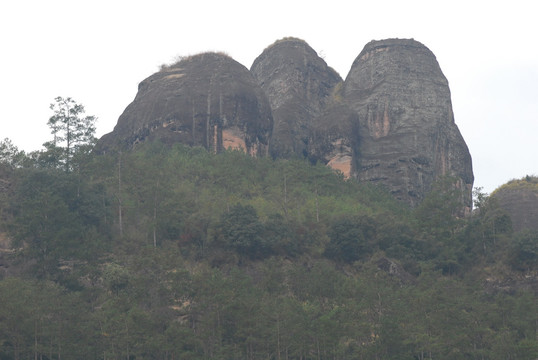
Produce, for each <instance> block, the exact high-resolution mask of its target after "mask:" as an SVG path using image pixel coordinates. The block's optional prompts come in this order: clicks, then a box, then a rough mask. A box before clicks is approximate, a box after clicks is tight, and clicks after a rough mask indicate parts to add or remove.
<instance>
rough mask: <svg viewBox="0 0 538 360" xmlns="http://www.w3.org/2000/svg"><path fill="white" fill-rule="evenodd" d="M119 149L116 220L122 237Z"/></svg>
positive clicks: (119, 159)
mask: <svg viewBox="0 0 538 360" xmlns="http://www.w3.org/2000/svg"><path fill="white" fill-rule="evenodd" d="M121 206H122V205H121V151H120V153H119V157H118V222H119V227H120V237H121V238H122V237H123V218H122V217H123V213H122V207H121Z"/></svg>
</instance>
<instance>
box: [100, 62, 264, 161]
mask: <svg viewBox="0 0 538 360" xmlns="http://www.w3.org/2000/svg"><path fill="white" fill-rule="evenodd" d="M272 127H273V118H272V115H271V107H270V104H269V102H268V100H267V98H266V96H265V93H264V92H263V90H262V89H261V88H260V87H259V86H258V83H257V82H256V80H255V79H254V77H253V76H252V74H251V73H250V72H249V71H248V69H247V68H245V67H244V66H243V65H241V64H239V63H238V62H236V61H235V60H233V59H232V58H230V57H229V56H227V55H224V54H220V53H204V54H199V55H195V56H190V57H187V58H184V59H182V60H181V61H179V62H178V63H176V64H174V65H171V66H165V67H163V68H162V69H161V71H159V72H157V73H155V74H153V75H151V76H150V77H148V78H147V79H145V80H143V81H142V82H141V83H140V84H139V86H138V93H137V94H136V97H135V99H134V100H133V102H132V103H131V104H130V105H129V106H127V108H126V109H125V111H124V112H123V114H122V115H121V116H120V118H119V119H118V123H117V125H116V127H115V128H114V131H112V132H111V133H109V134H107V135H105V136H103V137H102V138H101V139H100V140H99V143H98V144H97V149H98V150H99V151H105V150H106V149H111V148H114V147H118V146H119V147H120V148H130V147H132V146H133V145H135V144H136V143H138V142H141V141H145V140H154V139H159V140H161V141H163V142H165V143H183V144H187V145H191V146H203V147H205V148H206V149H208V150H210V151H212V152H221V151H222V150H224V149H226V148H229V147H230V148H241V149H243V150H244V151H246V152H247V153H249V154H252V155H266V154H267V153H268V147H269V139H270V135H271V130H272Z"/></svg>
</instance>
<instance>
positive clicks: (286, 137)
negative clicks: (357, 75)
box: [250, 38, 342, 157]
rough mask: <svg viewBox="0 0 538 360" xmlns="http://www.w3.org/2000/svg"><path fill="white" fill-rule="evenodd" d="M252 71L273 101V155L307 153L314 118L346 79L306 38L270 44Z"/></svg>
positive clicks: (271, 149) (286, 155)
mask: <svg viewBox="0 0 538 360" xmlns="http://www.w3.org/2000/svg"><path fill="white" fill-rule="evenodd" d="M250 71H251V72H252V73H253V74H254V76H255V77H256V79H257V80H258V82H259V84H260V86H261V87H262V89H263V90H264V91H265V93H266V94H267V97H268V98H269V101H270V103H271V108H272V111H273V119H274V125H273V135H272V139H271V142H270V151H271V154H272V155H273V157H289V156H291V155H293V154H297V155H299V156H306V155H307V149H308V144H309V138H310V136H311V133H312V127H313V123H314V119H316V118H317V117H319V116H320V115H321V114H322V113H323V111H324V109H325V108H326V105H327V102H328V101H329V100H330V97H331V93H332V90H333V88H334V87H335V85H337V84H338V83H340V82H342V78H341V77H340V75H338V73H337V72H336V71H334V70H333V69H332V68H330V67H329V66H327V64H326V63H325V61H324V60H323V59H322V58H321V57H320V56H318V54H317V53H316V51H314V49H312V48H311V47H310V46H309V45H308V44H307V43H306V42H305V41H303V40H300V39H296V38H284V39H281V40H278V41H276V42H275V43H274V44H272V45H270V46H269V47H268V48H267V49H265V50H264V51H263V53H262V54H261V55H260V56H258V57H257V58H256V59H255V60H254V62H253V64H252V66H251V69H250Z"/></svg>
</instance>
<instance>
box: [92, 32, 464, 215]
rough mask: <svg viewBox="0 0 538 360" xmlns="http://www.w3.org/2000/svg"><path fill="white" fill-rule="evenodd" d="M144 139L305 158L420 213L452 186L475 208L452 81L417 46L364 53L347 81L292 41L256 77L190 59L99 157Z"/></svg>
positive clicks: (155, 85) (212, 58)
mask: <svg viewBox="0 0 538 360" xmlns="http://www.w3.org/2000/svg"><path fill="white" fill-rule="evenodd" d="M146 139H148V140H152V139H159V140H161V141H163V142H166V143H176V142H179V143H183V144H186V145H193V146H204V147H205V148H206V149H208V150H209V151H212V152H215V153H218V152H220V151H222V150H223V149H226V148H230V147H231V148H241V149H243V150H244V151H246V152H247V153H249V154H251V155H256V156H260V155H266V154H269V153H270V154H271V155H272V156H273V157H275V158H276V157H278V158H287V157H291V156H305V157H309V158H310V159H311V160H312V161H321V162H323V163H325V164H327V165H328V166H330V167H332V168H334V169H337V170H339V171H341V172H342V173H343V174H344V176H345V177H351V178H356V179H358V180H359V181H370V182H374V183H378V184H382V185H384V186H385V187H386V188H387V189H388V190H389V191H390V192H391V193H392V194H393V195H394V196H395V197H396V198H398V199H401V200H403V201H405V202H407V203H409V204H410V205H412V206H414V205H417V204H418V203H420V202H421V200H422V199H423V198H424V196H425V195H426V194H427V193H428V192H429V191H430V189H431V188H432V184H433V183H434V181H435V180H436V179H439V178H440V177H442V176H444V175H448V176H452V177H454V178H456V179H457V181H456V184H457V186H458V187H460V188H461V189H462V194H463V195H462V203H463V204H464V206H465V207H466V208H467V209H469V210H470V208H471V204H472V197H471V191H472V186H473V180H474V177H473V172H472V163H471V156H470V154H469V150H468V148H467V145H466V144H465V141H464V140H463V137H462V136H461V134H460V132H459V130H458V127H457V126H456V124H455V122H454V114H453V112H452V104H451V98H450V89H449V87H448V81H447V79H446V78H445V77H444V75H443V73H442V71H441V69H440V67H439V64H438V63H437V60H436V58H435V56H434V54H433V53H432V52H431V51H430V50H429V49H428V48H426V47H425V46H424V45H422V44H421V43H419V42H417V41H414V40H409V39H407V40H402V39H388V40H381V41H372V42H370V43H368V44H367V45H366V46H365V47H364V49H363V50H362V52H361V53H360V54H359V56H358V57H357V58H356V59H355V61H354V63H353V65H352V67H351V70H350V72H349V74H348V75H347V77H346V80H345V81H342V79H341V77H340V76H339V75H338V74H337V73H336V72H335V71H334V70H333V69H331V68H330V67H329V66H328V65H327V64H326V63H325V61H324V60H323V59H322V58H321V57H320V56H318V54H317V53H316V52H315V51H314V50H313V49H312V48H311V47H310V46H309V45H308V44H307V43H306V42H305V41H303V40H300V39H296V38H284V39H282V40H278V41H276V42H275V43H274V44H272V45H271V46H269V47H268V48H267V49H265V50H264V51H263V53H262V54H261V55H260V56H258V57H257V58H256V59H255V61H254V62H253V64H252V67H251V70H250V71H248V70H247V69H246V68H245V67H244V66H243V65H241V64H239V63H237V62H236V61H234V60H233V59H231V58H230V57H228V56H226V55H223V54H217V53H205V54H200V55H196V56H191V57H188V58H185V59H183V60H181V61H180V62H178V63H177V64H175V65H172V66H168V67H164V68H163V69H162V70H161V71H159V72H157V73H156V74H153V75H152V76H150V77H149V78H147V79H145V80H144V81H142V82H141V83H140V85H139V90H138V93H137V95H136V97H135V99H134V101H133V102H132V103H131V104H130V105H129V106H128V107H127V108H126V109H125V111H124V113H123V114H122V115H121V116H120V118H119V120H118V123H117V125H116V127H115V128H114V131H113V132H112V133H110V134H107V135H105V136H104V137H103V138H101V139H100V141H99V143H98V145H97V151H106V150H107V149H110V148H115V147H119V148H129V147H132V146H133V145H134V144H136V143H138V142H140V141H145V140H146Z"/></svg>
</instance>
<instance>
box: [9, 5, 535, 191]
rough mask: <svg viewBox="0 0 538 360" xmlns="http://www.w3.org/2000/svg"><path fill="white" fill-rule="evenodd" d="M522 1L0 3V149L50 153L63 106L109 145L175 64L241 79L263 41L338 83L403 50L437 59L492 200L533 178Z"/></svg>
mask: <svg viewBox="0 0 538 360" xmlns="http://www.w3.org/2000/svg"><path fill="white" fill-rule="evenodd" d="M536 14H537V13H536V9H535V6H534V1H532V0H529V1H522V0H512V1H502V2H501V1H495V0H489V1H473V0H466V1H459V0H457V1H454V0H453V1H443V2H441V1H431V0H428V1H410V0H407V1H402V0H390V1H383V0H369V1H357V0H354V1H340V0H332V1H315V0H309V1H294V0H286V1H283V0H267V1H252V0H250V1H236V0H214V1H213V0H210V1H204V0H187V1H185V0H181V1H166V0H151V1H136V0H130V1H115V0H104V1H102V0H92V1H85V2H84V3H83V2H80V1H76V0H69V1H60V0H47V1H44V0H32V1H24V0H6V1H2V3H1V4H0V46H1V52H0V80H1V83H0V139H3V138H5V137H8V138H10V139H11V140H12V141H13V142H14V143H15V145H17V146H18V147H19V148H21V149H24V150H26V151H31V150H37V149H40V148H41V145H42V144H43V143H44V142H45V141H48V140H50V138H51V136H50V132H49V129H48V128H47V126H46V123H47V120H48V118H49V117H50V116H51V115H52V112H51V110H50V109H49V105H50V103H52V102H53V101H54V98H55V97H57V96H63V97H72V98H73V99H75V100H76V101H77V102H78V103H81V104H83V105H84V106H85V108H86V114H87V115H95V116H97V117H98V118H99V120H98V123H97V135H98V136H101V135H103V134H105V133H108V132H110V131H112V129H113V128H114V125H115V124H116V122H117V120H118V117H119V116H120V115H121V113H122V112H123V110H124V109H125V107H126V106H127V105H128V104H129V103H130V102H131V101H132V100H133V99H134V96H135V95H136V91H137V86H138V83H139V82H140V81H142V80H143V79H145V78H146V77H148V76H149V75H151V74H153V73H154V72H156V71H158V69H159V66H160V65H161V64H163V63H171V62H173V61H174V59H175V58H176V57H177V56H182V55H190V54H195V53H198V52H202V51H224V52H226V53H227V54H228V55H230V56H231V57H233V58H234V59H235V60H237V61H239V62H240V63H242V64H243V65H245V66H246V67H247V68H250V66H251V64H252V62H253V61H254V59H255V58H256V57H257V56H258V55H259V54H261V52H262V51H263V49H265V48H266V47H267V46H268V45H270V44H272V43H273V42H274V41H275V40H277V39H280V38H282V37H285V36H294V37H298V38H301V39H303V40H305V41H306V42H308V43H309V44H310V46H312V47H313V48H314V50H316V51H317V52H318V54H319V55H321V56H322V57H323V58H324V59H325V61H326V62H327V63H328V64H329V66H331V67H333V68H334V69H335V70H336V71H338V72H339V73H340V75H341V76H342V77H343V78H344V79H345V77H346V76H347V73H348V71H349V68H350V67H351V64H352V63H353V60H354V59H355V57H356V56H357V55H358V54H359V53H360V51H361V50H362V48H363V47H364V45H366V43H368V42H369V41H370V40H374V39H375V40H380V39H385V38H414V39H415V40H418V41H420V42H422V43H423V44H424V45H426V46H427V47H428V48H429V49H430V50H432V51H433V53H434V54H435V55H436V57H437V60H438V62H439V64H440V66H441V69H442V70H443V73H444V74H445V76H446V77H447V79H448V81H449V84H450V89H451V92H452V104H453V107H454V114H455V120H456V124H457V125H458V127H459V129H460V131H461V133H462V135H463V137H464V139H465V141H466V142H467V145H468V146H469V150H470V152H471V156H472V158H473V169H474V174H475V185H474V186H475V187H478V186H480V187H483V188H484V191H486V192H491V191H493V190H494V189H495V188H497V187H498V186H499V185H502V184H503V183H505V182H507V181H508V180H510V179H514V178H521V177H523V176H525V175H527V174H529V175H530V174H538V159H537V157H538V150H537V148H538V145H537V140H536V137H537V135H538V39H537V36H538V25H537V24H538V21H537V19H536Z"/></svg>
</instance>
